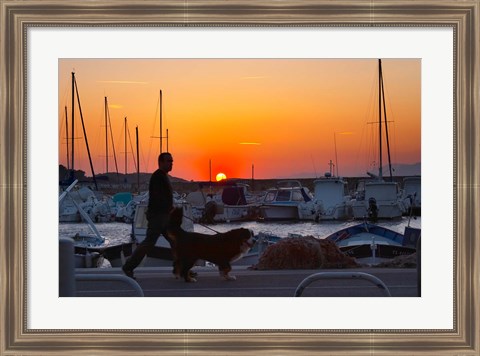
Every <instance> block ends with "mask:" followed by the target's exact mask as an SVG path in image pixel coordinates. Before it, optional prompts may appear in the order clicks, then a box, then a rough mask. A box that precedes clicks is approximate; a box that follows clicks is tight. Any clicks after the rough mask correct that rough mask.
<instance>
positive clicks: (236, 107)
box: [58, 59, 421, 180]
mask: <svg viewBox="0 0 480 356" xmlns="http://www.w3.org/2000/svg"><path fill="white" fill-rule="evenodd" d="M382 67H383V76H384V86H385V96H386V105H387V118H388V121H389V134H390V145H391V155H392V161H393V163H394V164H415V163H419V162H420V157H421V117H420V115H421V107H420V100H421V96H420V90H421V83H420V71H421V62H420V60H419V59H411V60H409V59H401V60H395V59H383V60H382ZM72 71H74V72H75V77H76V81H77V86H78V91H79V95H80V103H81V107H82V114H83V118H84V120H85V128H86V132H87V135H88V142H89V146H90V151H91V154H92V159H93V165H94V169H95V173H96V174H100V173H105V172H106V159H105V121H104V120H105V110H104V108H105V97H107V100H108V104H109V115H110V120H111V125H112V126H111V129H112V131H113V132H112V135H113V140H114V142H113V143H114V146H115V150H116V156H117V163H118V170H119V172H120V173H124V172H125V166H124V165H125V164H124V162H125V158H124V152H125V147H124V118H125V117H127V123H128V128H129V132H130V138H131V145H132V146H130V140H128V147H127V151H128V152H129V153H128V158H127V160H128V167H127V168H128V172H129V173H133V172H134V171H135V167H134V163H133V154H134V153H135V128H136V127H137V126H138V130H139V137H140V139H139V146H140V170H141V171H142V172H152V171H153V170H155V169H156V168H157V163H156V160H157V156H158V154H159V150H160V148H159V138H158V136H159V96H160V94H159V93H160V90H162V94H163V129H164V133H163V135H164V136H165V135H166V129H168V134H169V140H168V150H169V151H170V152H172V154H173V156H174V161H175V162H174V166H173V170H172V172H171V175H173V176H175V177H180V178H184V179H187V180H208V179H209V162H210V161H211V167H212V179H215V176H216V175H217V173H219V172H222V173H225V175H226V176H227V177H229V178H233V177H236V178H251V175H252V165H253V166H254V167H255V168H254V172H255V178H257V179H264V178H286V177H291V178H295V177H297V178H300V177H311V178H315V177H318V176H322V175H323V174H324V173H325V172H328V171H329V169H330V167H329V162H330V160H332V161H333V162H334V163H335V164H336V165H337V166H336V168H338V173H339V175H340V176H346V177H348V176H364V175H365V174H366V171H367V170H369V171H372V172H375V173H376V172H378V147H377V146H378V124H376V122H377V121H378V61H377V59H358V60H352V59H348V60H341V59H338V60H332V59H328V60H327V59H258V60H256V59H238V60H233V59H218V60H213V59H160V60H157V59H152V60H146V59H138V60H120V59H114V60H108V59H91V60H86V59H81V60H75V59H62V60H60V61H59V103H58V112H59V128H58V130H59V131H58V135H59V162H60V164H63V165H65V166H67V154H66V148H67V145H66V132H65V125H66V123H65V106H66V107H67V113H68V114H67V115H68V120H69V121H68V126H69V131H70V132H69V135H70V134H71V122H70V120H71V101H72V98H71V95H72V94H71V78H72V75H71V73H72ZM75 106H76V111H75V122H76V124H75V137H76V139H75V142H76V144H75V169H82V170H84V171H85V172H86V174H87V175H89V176H90V175H91V170H90V167H89V164H88V156H87V153H86V148H85V141H84V140H83V131H82V126H81V120H80V114H79V111H78V104H77V99H75ZM108 140H109V163H108V171H109V172H115V171H116V168H115V163H114V157H113V148H112V142H111V138H110V132H109V133H108ZM335 147H336V150H335ZM384 147H385V143H384ZM132 148H133V151H134V152H132ZM163 150H164V151H166V150H167V142H166V140H165V139H164V145H163ZM383 157H384V158H383V164H384V165H385V164H386V163H387V155H386V153H384V155H383ZM337 158H338V162H337Z"/></svg>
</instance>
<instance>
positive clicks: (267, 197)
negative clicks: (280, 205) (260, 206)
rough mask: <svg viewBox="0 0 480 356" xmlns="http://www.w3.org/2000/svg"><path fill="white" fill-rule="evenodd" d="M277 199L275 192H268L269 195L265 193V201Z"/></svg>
mask: <svg viewBox="0 0 480 356" xmlns="http://www.w3.org/2000/svg"><path fill="white" fill-rule="evenodd" d="M274 200H275V192H268V193H267V195H265V199H264V201H265V202H272V201H274Z"/></svg>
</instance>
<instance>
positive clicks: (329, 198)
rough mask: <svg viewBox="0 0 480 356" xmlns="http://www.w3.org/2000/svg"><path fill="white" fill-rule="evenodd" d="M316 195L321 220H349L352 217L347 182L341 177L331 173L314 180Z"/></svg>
mask: <svg viewBox="0 0 480 356" xmlns="http://www.w3.org/2000/svg"><path fill="white" fill-rule="evenodd" d="M313 184H314V187H315V188H314V196H315V200H316V202H317V204H318V219H319V220H347V219H350V218H352V216H353V213H352V208H351V206H350V205H349V204H348V202H349V201H350V196H349V195H347V194H346V193H345V192H346V186H347V183H346V182H345V181H344V180H343V179H342V178H340V177H332V175H331V173H325V176H324V177H322V178H320V179H316V180H314V181H313Z"/></svg>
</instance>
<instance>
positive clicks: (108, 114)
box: [107, 106, 119, 178]
mask: <svg viewBox="0 0 480 356" xmlns="http://www.w3.org/2000/svg"><path fill="white" fill-rule="evenodd" d="M107 118H108V126H110V140H111V141H112V148H113V160H114V162H115V170H116V172H117V178H118V174H119V173H118V163H117V154H116V150H115V142H114V140H113V130H112V120H111V118H110V109H109V108H108V106H107Z"/></svg>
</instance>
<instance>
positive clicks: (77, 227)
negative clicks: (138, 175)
mask: <svg viewBox="0 0 480 356" xmlns="http://www.w3.org/2000/svg"><path fill="white" fill-rule="evenodd" d="M360 222H361V221H359V220H349V221H322V222H318V223H317V222H313V221H299V222H297V221H295V222H291V221H290V222H288V221H286V222H262V221H244V222H235V223H233V222H231V223H217V224H212V225H201V224H195V225H194V230H195V231H196V232H200V233H204V234H215V233H217V232H225V231H228V230H231V229H235V228H239V227H244V228H247V229H251V230H252V231H253V232H254V233H255V234H258V233H260V232H263V233H269V234H272V235H276V236H279V237H288V236H289V235H292V234H293V235H296V236H298V235H301V236H314V237H316V238H319V239H321V238H324V237H326V236H328V235H330V234H332V233H334V232H335V231H338V230H340V229H343V228H346V227H348V226H352V225H356V224H359V223H360ZM377 224H378V225H380V226H384V227H386V228H388V229H391V230H393V231H396V232H399V233H401V234H403V233H404V230H405V227H406V226H409V225H410V226H411V227H415V228H421V218H420V217H417V218H411V219H409V218H407V217H402V218H401V219H395V220H385V221H379V222H378V223H377ZM95 226H96V227H97V229H98V231H99V233H100V235H102V236H103V237H104V238H105V245H106V246H112V245H119V244H122V243H126V242H130V241H131V233H132V225H131V224H126V223H122V222H110V223H97V224H95ZM77 233H78V234H80V235H93V233H92V231H91V230H90V227H89V226H88V225H87V224H86V223H60V224H59V236H60V237H72V236H74V235H75V234H77Z"/></svg>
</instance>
